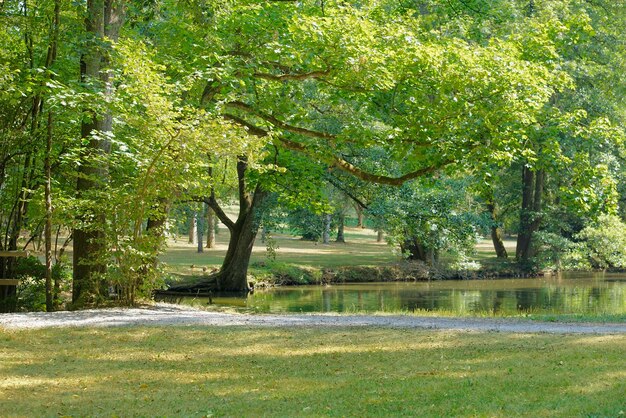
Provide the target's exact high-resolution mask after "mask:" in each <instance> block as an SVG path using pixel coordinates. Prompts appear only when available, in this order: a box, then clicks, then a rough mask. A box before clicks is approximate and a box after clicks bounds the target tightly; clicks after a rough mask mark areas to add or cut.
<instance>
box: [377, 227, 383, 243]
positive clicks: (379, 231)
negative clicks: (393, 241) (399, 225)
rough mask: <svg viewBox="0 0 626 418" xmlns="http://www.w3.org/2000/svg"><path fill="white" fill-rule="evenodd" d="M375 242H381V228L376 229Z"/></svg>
mask: <svg viewBox="0 0 626 418" xmlns="http://www.w3.org/2000/svg"><path fill="white" fill-rule="evenodd" d="M376 242H383V230H382V229H379V230H378V231H376Z"/></svg>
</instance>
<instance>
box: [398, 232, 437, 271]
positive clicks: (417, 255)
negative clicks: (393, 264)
mask: <svg viewBox="0 0 626 418" xmlns="http://www.w3.org/2000/svg"><path fill="white" fill-rule="evenodd" d="M400 249H401V251H402V253H403V254H406V256H407V260H412V261H423V262H424V263H426V264H428V265H433V264H434V263H435V261H437V258H438V256H437V254H436V253H435V252H433V251H432V250H430V249H428V248H426V247H425V246H424V245H423V244H422V243H421V242H419V241H418V240H417V239H415V238H409V239H407V240H405V241H404V244H403V245H402V246H401V247H400Z"/></svg>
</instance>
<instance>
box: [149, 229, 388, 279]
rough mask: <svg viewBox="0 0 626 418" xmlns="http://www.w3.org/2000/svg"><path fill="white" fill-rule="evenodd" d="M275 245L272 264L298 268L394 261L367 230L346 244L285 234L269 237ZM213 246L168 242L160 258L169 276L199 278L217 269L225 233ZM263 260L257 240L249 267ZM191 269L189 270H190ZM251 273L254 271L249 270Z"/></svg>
mask: <svg viewBox="0 0 626 418" xmlns="http://www.w3.org/2000/svg"><path fill="white" fill-rule="evenodd" d="M272 237H273V239H274V240H275V241H276V243H277V244H278V248H277V250H276V253H277V257H276V261H278V262H280V263H283V264H293V265H297V266H300V267H308V268H316V269H319V268H322V267H338V266H373V265H379V264H386V263H391V262H394V261H398V260H399V257H398V256H397V255H395V254H394V253H393V251H392V248H391V247H389V246H388V245H387V243H385V242H381V243H379V242H376V232H374V231H372V230H369V229H361V228H352V229H348V230H347V232H346V241H347V242H346V243H345V244H339V243H335V242H331V243H330V244H328V245H324V244H320V243H315V242H310V241H302V240H300V239H298V238H297V237H294V236H291V235H289V234H272ZM216 238H217V240H216V241H217V246H216V248H214V249H205V250H204V252H203V253H198V252H197V246H196V245H194V244H188V243H187V240H186V239H182V240H181V239H180V238H179V239H177V240H176V241H174V240H172V239H170V240H169V242H168V249H167V251H166V252H165V254H163V255H162V256H161V258H160V259H161V261H162V262H164V263H166V264H167V270H168V271H169V272H171V273H175V274H182V275H192V274H201V273H202V267H208V268H217V267H219V266H220V265H221V263H222V260H223V258H224V255H225V254H226V248H227V245H228V231H225V230H223V231H221V232H220V233H219V234H217V236H216ZM266 260H267V250H266V245H265V244H264V243H262V242H261V240H260V239H257V241H256V243H255V245H254V249H253V252H252V258H251V265H252V266H254V265H255V264H258V263H259V262H262V261H266ZM191 266H193V268H192V267H191ZM251 272H252V273H254V272H255V270H254V267H252V268H251Z"/></svg>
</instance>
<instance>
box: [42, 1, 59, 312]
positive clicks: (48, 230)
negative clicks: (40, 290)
mask: <svg viewBox="0 0 626 418" xmlns="http://www.w3.org/2000/svg"><path fill="white" fill-rule="evenodd" d="M60 12H61V1H60V0H55V2H54V17H53V20H52V28H51V36H50V44H49V46H48V54H47V56H46V67H47V68H50V67H51V66H52V64H53V63H54V61H55V60H56V54H57V42H58V38H59V15H60ZM51 154H52V111H51V110H48V123H47V130H46V154H45V157H44V174H45V179H46V180H45V187H44V198H45V202H46V225H45V228H44V235H45V248H46V250H45V254H46V311H48V312H51V311H53V310H54V307H55V306H54V305H55V304H54V289H53V288H52V169H51V163H50V159H51Z"/></svg>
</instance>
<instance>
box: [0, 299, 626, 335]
mask: <svg viewBox="0 0 626 418" xmlns="http://www.w3.org/2000/svg"><path fill="white" fill-rule="evenodd" d="M131 325H206V326H253V327H294V326H295V327H298V326H300V327H302V326H307V327H363V326H369V327H387V328H422V329H441V330H458V331H483V332H485V331H496V332H515V333H551V334H626V324H578V323H551V322H534V321H532V322H531V321H523V320H517V319H490V318H430V317H417V316H387V315H384V316H373V315H332V314H311V315H307V314H304V315H290V314H285V315H250V314H236V313H220V312H207V311H202V310H197V309H193V308H188V307H183V306H178V305H170V304H165V303H158V304H156V305H155V306H154V307H150V308H143V309H136V308H135V309H122V308H114V309H94V310H85V311H74V312H67V311H63V312H51V313H43V312H32V313H11V314H0V330H1V329H3V328H4V329H7V330H9V329H38V328H48V327H111V326H131Z"/></svg>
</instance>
